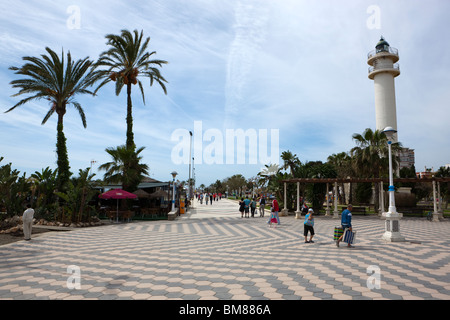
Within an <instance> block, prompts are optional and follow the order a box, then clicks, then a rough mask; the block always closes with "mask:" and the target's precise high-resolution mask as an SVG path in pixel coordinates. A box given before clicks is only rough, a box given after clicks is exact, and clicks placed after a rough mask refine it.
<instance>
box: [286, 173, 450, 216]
mask: <svg viewBox="0 0 450 320" xmlns="http://www.w3.org/2000/svg"><path fill="white" fill-rule="evenodd" d="M282 182H283V183H284V209H283V210H282V215H287V212H288V209H287V208H286V200H287V199H286V196H287V190H286V188H287V184H288V183H297V199H299V198H300V183H304V184H311V183H326V184H327V191H326V192H327V195H328V194H329V185H330V183H331V184H333V185H334V211H333V218H336V219H337V218H338V215H339V212H338V209H337V198H338V194H337V190H338V188H337V184H338V183H368V182H387V183H389V178H293V179H285V180H282ZM396 182H409V183H417V182H421V183H431V184H432V185H433V205H434V214H433V216H435V217H437V216H438V214H439V212H441V211H442V207H441V205H442V201H439V203H438V202H437V195H440V193H441V192H440V183H441V182H450V178H448V177H447V178H438V177H430V178H420V179H419V178H396V179H395V178H394V183H396ZM378 192H379V193H380V199H381V201H380V203H381V211H382V212H384V201H383V197H384V193H383V184H382V183H380V189H379V190H378ZM326 212H327V213H326V215H329V207H328V201H327V211H326ZM295 214H296V216H295V217H296V219H299V218H300V215H301V212H300V203H299V201H297V211H296V212H295ZM441 215H442V212H441V214H440V216H439V218H443V216H441ZM437 221H438V220H437Z"/></svg>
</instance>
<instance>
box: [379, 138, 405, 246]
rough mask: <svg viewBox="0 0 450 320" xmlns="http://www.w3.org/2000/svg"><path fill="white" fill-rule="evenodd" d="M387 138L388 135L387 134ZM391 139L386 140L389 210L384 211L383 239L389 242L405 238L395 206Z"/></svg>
mask: <svg viewBox="0 0 450 320" xmlns="http://www.w3.org/2000/svg"><path fill="white" fill-rule="evenodd" d="M388 138H389V136H388ZM391 145H392V140H391V139H389V141H388V150H389V210H388V212H387V213H386V221H385V232H384V234H383V237H382V238H383V239H384V240H386V241H390V242H399V241H405V238H404V237H403V236H402V235H401V234H400V215H399V214H398V213H397V209H396V207H395V194H394V192H395V188H394V175H393V172H392V147H391Z"/></svg>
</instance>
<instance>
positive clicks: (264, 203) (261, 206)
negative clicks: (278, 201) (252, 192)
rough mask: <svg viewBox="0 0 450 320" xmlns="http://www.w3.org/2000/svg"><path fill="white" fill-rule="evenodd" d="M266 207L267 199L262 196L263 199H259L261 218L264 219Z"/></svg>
mask: <svg viewBox="0 0 450 320" xmlns="http://www.w3.org/2000/svg"><path fill="white" fill-rule="evenodd" d="M265 205H266V198H265V197H264V196H261V199H259V216H260V217H264V207H265Z"/></svg>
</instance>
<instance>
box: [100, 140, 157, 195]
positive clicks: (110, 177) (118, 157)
mask: <svg viewBox="0 0 450 320" xmlns="http://www.w3.org/2000/svg"><path fill="white" fill-rule="evenodd" d="M144 149H145V148H144V147H141V148H139V149H137V150H134V149H129V148H127V147H126V146H119V147H116V148H107V149H106V152H107V153H108V154H109V155H110V156H111V157H112V161H110V162H107V163H104V164H102V165H101V166H100V167H99V169H100V170H105V171H106V173H105V175H104V180H105V181H106V182H107V183H122V189H123V190H125V191H130V192H132V191H136V189H137V186H138V185H139V183H140V182H141V181H142V178H143V177H144V175H148V169H149V168H148V166H147V165H146V164H142V163H140V161H141V160H142V157H141V156H139V153H141V152H142V151H143V150H144Z"/></svg>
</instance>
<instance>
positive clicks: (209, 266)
mask: <svg viewBox="0 0 450 320" xmlns="http://www.w3.org/2000/svg"><path fill="white" fill-rule="evenodd" d="M267 215H268V213H266V217H264V218H260V217H259V215H257V216H258V217H255V218H248V219H246V218H241V217H240V214H239V213H238V211H237V204H236V203H235V202H233V201H230V200H220V201H217V202H214V203H213V204H212V205H208V206H206V205H205V204H203V205H200V204H199V203H197V202H196V203H195V209H194V210H192V211H191V212H190V213H188V214H186V215H183V216H182V217H180V218H178V219H177V220H175V221H148V222H132V223H124V224H113V225H107V226H101V227H92V228H83V229H77V230H73V231H65V232H61V231H60V232H48V233H43V234H40V235H36V236H35V237H34V238H33V239H32V240H31V241H19V242H15V243H11V244H8V245H4V246H1V247H0V299H15V300H19V299H20V300H22V299H33V300H34V299H57V300H59V299H106V300H112V299H157V300H163V299H169V300H170V299H184V300H199V299H208V300H211V299H220V300H250V299H256V300H263V299H281V300H288V299H337V300H357V299H375V300H378V299H388V300H402V299H405V300H411V299H418V300H421V299H425V300H429V299H438V300H448V299H450V222H449V221H448V220H447V221H444V222H440V223H438V222H428V221H427V220H426V219H408V218H405V219H403V220H401V224H400V228H401V229H400V231H401V233H402V235H404V236H405V237H406V239H407V241H406V242H403V243H386V242H384V241H383V240H381V236H382V234H383V231H384V221H382V220H380V219H378V218H373V217H362V216H361V217H358V216H357V217H354V219H353V222H354V223H353V224H354V228H355V230H357V243H356V246H355V248H346V247H345V245H343V246H341V247H340V248H337V247H336V246H335V244H334V242H333V239H332V234H333V228H334V226H335V225H337V224H339V222H338V221H337V220H333V219H332V218H328V217H323V216H319V217H317V218H316V223H315V230H316V237H315V239H314V240H315V243H311V244H305V243H304V240H303V236H302V233H303V225H302V222H303V221H302V220H296V219H295V218H294V217H293V216H289V217H281V225H280V226H278V227H277V228H274V227H272V228H270V227H269V226H268V225H267V224H266V220H267Z"/></svg>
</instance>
